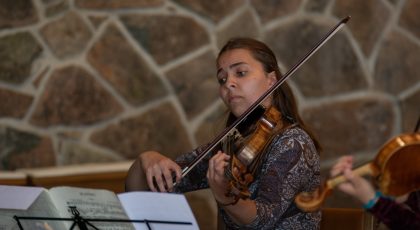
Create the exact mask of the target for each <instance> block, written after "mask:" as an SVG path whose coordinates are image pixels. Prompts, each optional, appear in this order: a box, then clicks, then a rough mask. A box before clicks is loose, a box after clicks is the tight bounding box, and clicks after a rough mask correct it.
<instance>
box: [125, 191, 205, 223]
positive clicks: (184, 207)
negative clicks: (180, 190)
mask: <svg viewBox="0 0 420 230" xmlns="http://www.w3.org/2000/svg"><path fill="white" fill-rule="evenodd" d="M118 197H119V199H120V201H121V204H122V205H123V207H124V209H125V211H126V213H127V215H128V217H129V218H130V219H132V220H144V219H147V220H159V221H178V222H191V223H192V225H175V224H152V226H151V228H152V229H153V230H198V229H199V227H198V224H197V221H196V219H195V217H194V214H193V213H192V211H191V208H190V206H189V205H188V202H187V200H186V198H185V196H184V195H182V194H171V193H156V192H127V193H121V194H118ZM134 226H135V227H136V229H139V230H140V229H141V230H147V226H146V224H143V223H134Z"/></svg>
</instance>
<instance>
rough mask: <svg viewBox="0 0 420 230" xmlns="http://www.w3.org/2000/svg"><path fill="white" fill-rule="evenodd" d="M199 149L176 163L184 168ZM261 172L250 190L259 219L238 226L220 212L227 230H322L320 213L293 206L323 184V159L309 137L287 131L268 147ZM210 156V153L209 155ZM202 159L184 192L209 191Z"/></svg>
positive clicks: (186, 180) (181, 190)
mask: <svg viewBox="0 0 420 230" xmlns="http://www.w3.org/2000/svg"><path fill="white" fill-rule="evenodd" d="M199 151H200V148H198V149H196V150H194V151H192V152H190V153H186V154H183V155H181V156H179V157H178V158H177V159H176V162H177V163H178V164H180V166H181V167H185V166H186V165H188V163H189V162H191V161H192V160H193V159H194V158H195V157H196V156H197V154H198V153H199ZM267 151H268V154H266V158H265V159H264V162H263V163H262V167H261V171H260V172H259V174H258V175H257V177H256V178H255V180H254V181H253V182H252V184H251V185H250V187H249V191H250V192H251V199H252V200H255V201H256V205H257V216H256V218H255V219H254V220H253V222H252V223H250V224H248V225H241V226H239V225H237V224H235V223H234V222H233V221H232V220H231V219H230V218H229V216H228V215H227V214H226V213H225V212H224V210H223V209H222V208H220V209H219V211H220V212H221V214H222V216H223V219H224V221H225V223H226V226H227V229H319V223H320V221H321V213H320V212H313V213H305V212H302V211H300V210H299V209H298V208H297V207H296V206H295V204H294V202H293V200H294V198H295V196H296V195H297V194H298V193H300V192H302V191H307V192H309V191H312V190H314V189H316V188H317V187H318V186H319V185H320V159H319V154H318V153H317V151H316V149H315V146H314V143H313V142H312V140H311V138H310V137H309V135H308V134H307V133H306V132H305V131H304V130H303V129H301V128H299V127H292V128H289V129H286V130H285V131H284V132H283V133H282V134H280V135H278V136H276V137H275V138H274V139H273V141H272V143H271V144H270V146H269V147H268V148H267ZM209 155H211V154H209ZM210 157H211V156H208V157H206V158H207V159H204V160H202V161H201V162H200V163H198V164H197V166H195V168H193V169H192V170H191V171H190V172H189V174H187V175H186V176H185V177H184V178H183V179H182V180H181V182H180V183H179V184H178V185H177V186H176V188H175V192H178V193H184V192H189V191H194V190H198V189H203V188H208V187H209V186H208V183H207V178H206V172H207V168H208V160H209V159H210Z"/></svg>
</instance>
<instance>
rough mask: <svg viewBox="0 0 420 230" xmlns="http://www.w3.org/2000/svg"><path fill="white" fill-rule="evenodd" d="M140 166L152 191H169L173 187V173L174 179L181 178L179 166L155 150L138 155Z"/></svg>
mask: <svg viewBox="0 0 420 230" xmlns="http://www.w3.org/2000/svg"><path fill="white" fill-rule="evenodd" d="M139 158H140V161H141V166H142V168H143V170H144V172H145V173H146V179H147V184H148V186H149V188H150V190H152V191H153V192H157V191H160V192H170V191H172V189H173V186H174V181H173V174H175V176H176V181H177V182H179V181H180V179H181V168H180V167H179V165H178V164H177V163H175V162H174V161H173V160H171V159H170V158H168V157H166V156H164V155H162V154H160V153H158V152H155V151H147V152H144V153H142V154H140V156H139Z"/></svg>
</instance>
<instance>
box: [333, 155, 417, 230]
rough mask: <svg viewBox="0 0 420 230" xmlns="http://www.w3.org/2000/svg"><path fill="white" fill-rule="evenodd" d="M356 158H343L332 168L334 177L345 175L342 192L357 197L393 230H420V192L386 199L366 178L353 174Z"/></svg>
mask: <svg viewBox="0 0 420 230" xmlns="http://www.w3.org/2000/svg"><path fill="white" fill-rule="evenodd" d="M352 167H353V157H352V156H344V157H341V158H340V159H339V160H338V162H337V163H336V164H335V165H334V166H333V167H332V169H331V172H330V173H331V176H333V177H334V176H337V175H339V174H343V175H344V177H345V178H346V179H347V182H344V183H341V184H340V185H338V189H339V190H341V191H343V192H344V193H346V194H349V195H351V196H353V197H355V198H357V199H358V200H359V201H360V202H361V203H362V204H363V207H364V208H365V209H366V210H367V211H369V212H370V213H372V214H373V215H374V216H375V218H376V219H378V220H379V221H381V222H383V223H384V224H385V225H386V226H388V227H389V228H390V229H407V230H409V229H420V191H419V190H417V191H415V192H411V193H410V194H406V195H404V196H401V197H397V198H395V199H393V198H391V197H386V196H383V195H382V194H381V193H380V192H378V191H375V188H374V187H373V186H372V185H371V183H370V182H368V181H367V180H366V179H364V178H363V177H361V176H359V175H357V174H356V173H353V171H352Z"/></svg>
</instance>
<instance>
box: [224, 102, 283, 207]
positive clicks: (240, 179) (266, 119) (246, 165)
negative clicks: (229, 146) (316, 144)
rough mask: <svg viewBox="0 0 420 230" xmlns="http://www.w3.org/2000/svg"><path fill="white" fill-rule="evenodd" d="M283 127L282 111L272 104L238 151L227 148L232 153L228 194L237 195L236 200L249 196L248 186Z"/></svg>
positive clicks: (228, 175) (228, 169)
mask: <svg viewBox="0 0 420 230" xmlns="http://www.w3.org/2000/svg"><path fill="white" fill-rule="evenodd" d="M282 128H283V121H282V116H281V113H280V112H279V111H278V110H277V109H276V108H275V107H273V106H271V107H270V108H268V109H266V110H265V112H264V114H263V115H262V116H260V118H259V119H258V121H257V122H256V128H255V130H254V131H253V133H252V135H250V137H249V138H246V141H244V142H245V143H244V144H243V145H242V146H241V148H239V150H238V151H233V152H232V151H230V150H225V152H226V153H229V154H230V155H231V160H230V166H229V167H227V169H226V176H227V178H229V189H228V191H227V194H226V195H227V196H233V197H235V200H236V201H237V200H238V199H239V198H241V199H246V198H249V196H250V193H249V191H248V186H249V184H250V183H251V182H252V181H253V180H254V177H255V173H256V171H257V169H258V168H259V166H260V164H261V160H262V158H263V156H264V152H265V151H264V150H265V148H266V147H267V145H268V144H270V143H271V140H272V139H273V137H274V136H275V135H276V134H277V133H278V132H279V130H280V129H282ZM234 136H235V135H234Z"/></svg>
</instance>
